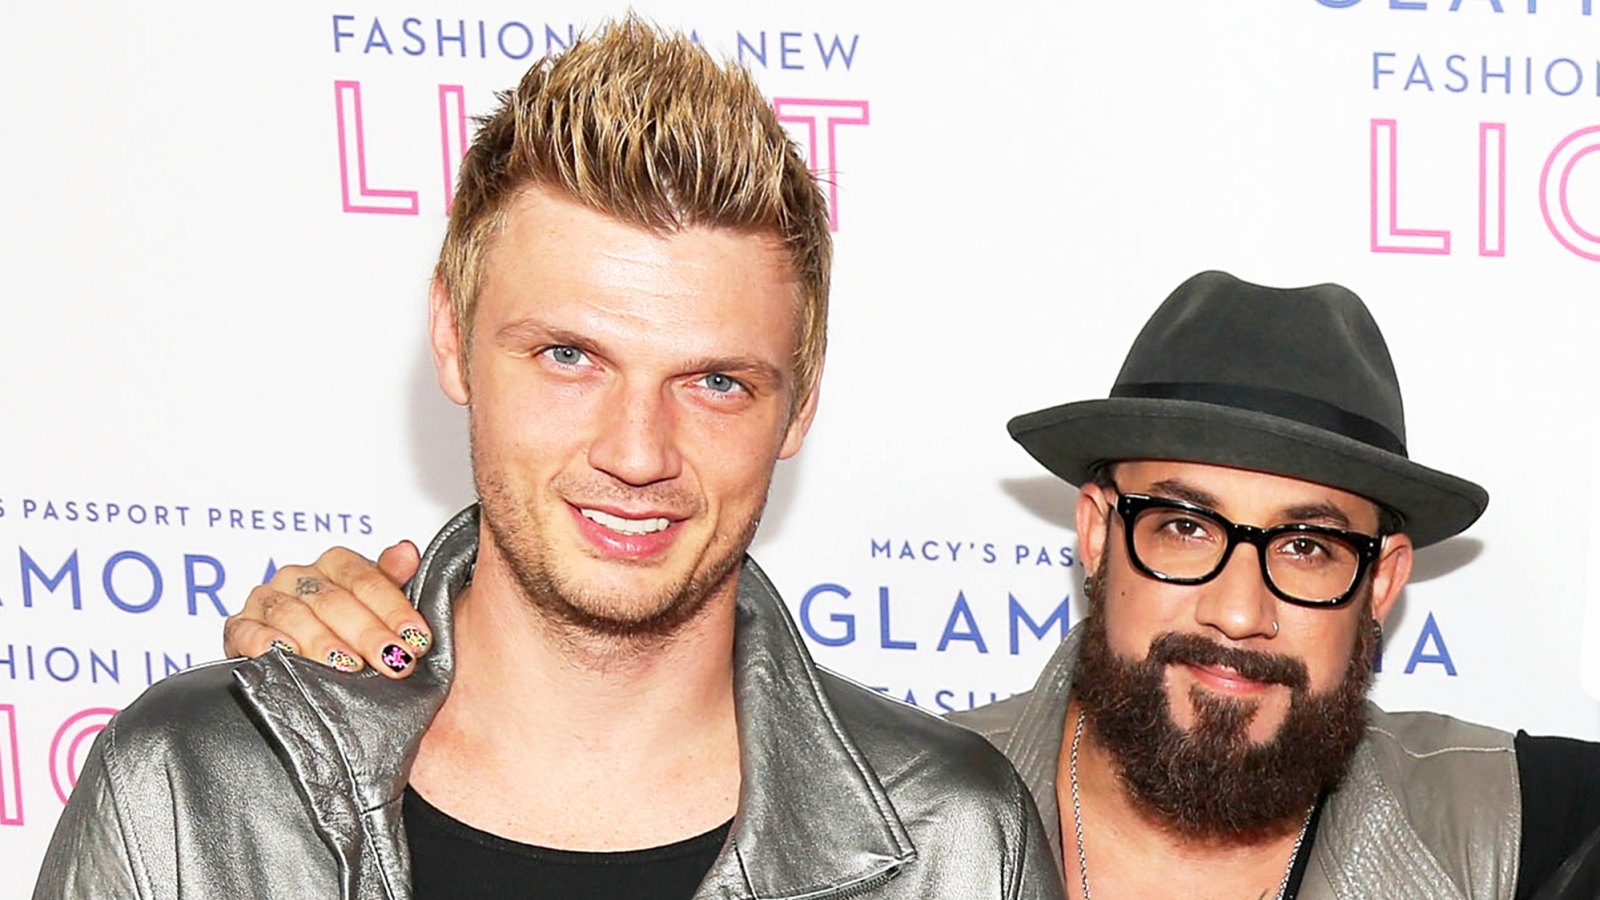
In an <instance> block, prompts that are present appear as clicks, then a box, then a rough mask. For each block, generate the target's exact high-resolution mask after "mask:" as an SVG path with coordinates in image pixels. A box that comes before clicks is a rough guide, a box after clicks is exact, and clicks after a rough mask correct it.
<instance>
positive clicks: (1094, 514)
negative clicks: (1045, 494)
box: [1074, 484, 1117, 575]
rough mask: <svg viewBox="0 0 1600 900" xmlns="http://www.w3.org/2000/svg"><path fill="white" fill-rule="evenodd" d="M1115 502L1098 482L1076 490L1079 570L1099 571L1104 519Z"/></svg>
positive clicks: (1104, 528)
mask: <svg viewBox="0 0 1600 900" xmlns="http://www.w3.org/2000/svg"><path fill="white" fill-rule="evenodd" d="M1116 502H1117V501H1116V498H1115V497H1113V496H1112V495H1111V492H1110V491H1109V490H1107V489H1105V488H1103V487H1101V486H1100V485H1098V484H1085V485H1084V486H1083V487H1082V488H1080V489H1079V490H1078V508H1077V511H1076V513H1075V515H1074V521H1075V522H1076V525H1077V528H1078V558H1079V559H1081V560H1083V571H1085V572H1087V573H1088V574H1090V575H1093V574H1094V573H1096V572H1098V571H1100V561H1101V559H1102V558H1103V556H1104V554H1105V551H1106V522H1107V521H1108V520H1109V519H1110V517H1111V509H1112V504H1114V503H1116Z"/></svg>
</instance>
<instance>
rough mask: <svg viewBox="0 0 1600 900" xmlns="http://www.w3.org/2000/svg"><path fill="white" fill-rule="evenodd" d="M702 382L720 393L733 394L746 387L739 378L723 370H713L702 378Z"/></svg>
mask: <svg viewBox="0 0 1600 900" xmlns="http://www.w3.org/2000/svg"><path fill="white" fill-rule="evenodd" d="M700 383H701V384H703V385H705V386H706V387H708V388H710V389H711V390H713V391H715V392H717V393H719V394H731V393H733V392H734V391H737V390H740V389H741V388H743V387H744V385H742V384H740V383H739V382H738V380H737V379H735V378H733V377H731V376H728V375H724V374H722V373H721V372H712V373H711V374H710V375H707V376H706V377H704V378H702V379H700Z"/></svg>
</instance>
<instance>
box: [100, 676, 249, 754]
mask: <svg viewBox="0 0 1600 900" xmlns="http://www.w3.org/2000/svg"><path fill="white" fill-rule="evenodd" d="M238 663H239V660H221V661H218V662H214V663H207V664H205V665H201V666H197V667H195V668H192V669H188V670H186V671H183V672H179V673H176V674H174V675H171V676H169V677H167V678H164V679H162V680H161V681H158V682H156V683H155V684H154V685H152V686H150V687H149V688H148V689H146V690H145V692H144V693H143V694H140V695H139V697H138V698H137V699H135V700H134V701H133V702H132V703H130V704H128V706H127V707H126V708H124V709H123V710H122V711H121V712H119V713H117V714H116V716H114V717H113V718H112V720H111V723H110V724H109V725H108V726H107V731H108V734H107V737H108V741H107V742H106V743H107V746H106V753H107V755H108V756H112V757H114V758H115V760H116V762H117V764H118V765H130V764H132V765H140V766H147V765H161V766H167V765H169V764H170V763H172V762H173V761H175V760H182V761H185V762H196V761H204V760H213V761H217V762H223V761H232V762H234V763H237V761H238V759H239V756H238V754H239V753H241V752H244V751H246V750H248V748H250V747H252V746H256V747H260V748H261V749H262V750H263V751H266V749H267V745H266V743H265V742H264V741H263V740H262V738H261V735H260V731H259V730H258V725H257V723H256V721H255V720H254V719H253V718H252V717H251V716H250V714H249V713H248V712H247V711H246V707H245V705H244V703H243V699H242V696H241V694H240V690H239V685H238V682H237V681H236V680H235V678H234V667H235V666H236V665H237V664H238Z"/></svg>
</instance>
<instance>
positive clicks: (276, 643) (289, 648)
mask: <svg viewBox="0 0 1600 900" xmlns="http://www.w3.org/2000/svg"><path fill="white" fill-rule="evenodd" d="M269 646H270V647H271V648H272V649H274V650H282V651H283V652H285V653H287V654H289V655H290V656H293V655H294V654H295V649H294V645H293V644H291V643H289V642H288V641H286V640H284V639H283V638H273V639H272V643H271V644H270V645H269Z"/></svg>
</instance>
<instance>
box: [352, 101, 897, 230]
mask: <svg viewBox="0 0 1600 900" xmlns="http://www.w3.org/2000/svg"><path fill="white" fill-rule="evenodd" d="M333 89H334V100H335V103H334V110H335V115H336V116H337V126H338V149H339V178H340V182H339V188H340V199H341V201H342V203H343V207H342V208H343V209H344V211H345V212H346V213H355V214H366V215H402V216H415V215H418V214H420V211H421V207H420V203H419V192H418V191H415V190H407V189H399V188H376V187H373V186H372V185H371V184H370V183H369V182H368V180H367V160H368V147H367V142H366V128H365V121H364V113H363V112H362V108H361V82H359V81H335V82H334V85H333ZM437 104H438V106H437V110H438V122H439V162H440V169H441V171H442V172H443V192H442V194H443V198H444V200H443V207H444V211H445V213H446V214H447V215H448V214H449V212H450V206H451V203H452V201H453V199H454V197H455V175H456V172H457V171H458V170H459V169H460V166H461V158H462V156H463V154H465V153H466V149H467V144H468V132H467V103H466V89H465V88H464V87H463V86H462V85H459V84H441V85H439V90H438V97H437ZM772 104H773V109H774V110H775V111H776V112H777V114H778V119H779V120H780V121H782V122H784V123H787V124H790V125H798V126H801V127H800V128H799V129H797V131H798V133H799V135H800V136H801V137H802V138H803V140H802V141H801V143H802V145H803V146H804V147H805V151H806V158H807V161H808V164H809V165H810V166H811V169H812V170H813V171H815V172H817V173H818V174H819V175H820V176H821V178H822V180H823V183H824V184H825V185H826V189H827V193H828V221H829V225H830V226H831V227H832V228H833V230H835V231H838V230H839V179H838V173H839V171H840V165H839V158H840V150H839V145H840V141H839V135H838V128H839V126H841V125H867V124H869V123H870V121H871V117H870V114H869V109H868V103H867V101H865V100H834V99H819V98H812V97H776V98H773V101H772Z"/></svg>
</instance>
